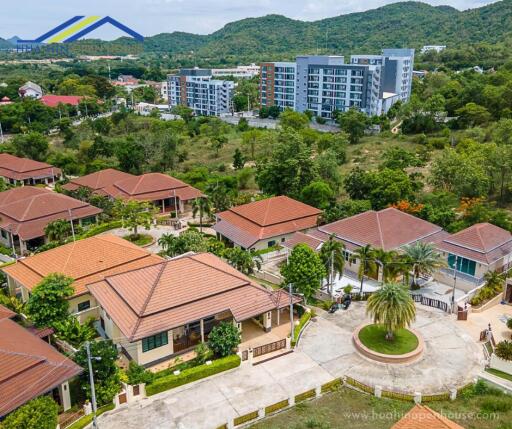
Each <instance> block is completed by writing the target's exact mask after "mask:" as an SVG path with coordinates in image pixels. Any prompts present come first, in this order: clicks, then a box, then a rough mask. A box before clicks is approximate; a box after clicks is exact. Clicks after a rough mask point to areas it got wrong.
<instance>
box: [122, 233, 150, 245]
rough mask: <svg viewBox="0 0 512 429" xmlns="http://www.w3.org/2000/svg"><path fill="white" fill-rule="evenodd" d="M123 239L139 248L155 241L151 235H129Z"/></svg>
mask: <svg viewBox="0 0 512 429" xmlns="http://www.w3.org/2000/svg"><path fill="white" fill-rule="evenodd" d="M123 238H124V239H125V240H128V241H129V242H131V243H133V244H136V245H137V246H145V245H147V244H150V243H151V242H152V241H153V237H151V235H149V234H129V235H125V236H124V237H123Z"/></svg>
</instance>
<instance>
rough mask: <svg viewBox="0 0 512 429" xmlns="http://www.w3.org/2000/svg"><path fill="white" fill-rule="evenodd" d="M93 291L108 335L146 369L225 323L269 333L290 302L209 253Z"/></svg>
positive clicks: (119, 277) (111, 279) (114, 278)
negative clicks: (253, 326) (258, 328)
mask: <svg viewBox="0 0 512 429" xmlns="http://www.w3.org/2000/svg"><path fill="white" fill-rule="evenodd" d="M88 289H89V291H90V292H91V294H92V296H93V297H94V299H95V300H96V301H97V302H98V304H99V306H100V322H101V327H102V330H103V331H104V335H105V336H106V337H108V338H111V339H112V340H113V341H114V342H115V343H116V344H118V345H119V346H120V347H122V349H123V350H124V352H125V354H126V355H127V356H129V357H130V358H131V359H133V360H134V361H135V362H137V363H138V364H141V365H146V366H151V365H155V364H157V363H159V362H162V361H165V360H167V359H169V358H171V357H173V356H175V355H177V354H180V353H183V352H185V351H188V350H191V349H193V348H194V347H195V346H196V345H197V344H199V343H200V342H203V341H206V340H207V339H208V335H209V333H210V332H211V330H212V329H213V327H215V326H216V325H218V324H219V323H220V322H222V321H229V322H230V323H236V325H237V326H238V328H239V329H240V330H241V331H242V335H243V332H244V329H245V327H244V326H245V325H244V323H249V324H251V325H252V324H257V325H259V326H260V327H261V330H262V332H263V331H265V332H268V331H270V330H271V329H272V323H273V319H276V318H277V319H279V314H280V311H281V310H284V311H286V309H287V308H288V306H289V304H290V296H289V295H288V294H287V293H286V292H283V291H282V290H281V291H272V290H267V289H266V288H264V287H263V286H260V285H259V284H257V283H255V282H253V281H252V280H251V279H249V278H248V277H247V276H245V275H243V274H242V273H240V272H238V271H237V270H235V269H234V268H233V267H231V266H230V265H228V264H227V263H226V262H224V261H222V260H221V259H220V258H218V257H216V256H214V255H212V254H209V253H201V254H190V253H189V254H185V255H181V256H178V257H176V258H174V259H171V260H167V261H165V262H161V263H160V264H156V265H153V266H150V267H145V268H139V269H134V270H131V271H127V272H124V273H122V274H116V275H110V276H104V278H103V279H101V280H99V281H97V282H96V283H92V284H89V285H88ZM293 300H294V302H299V301H300V299H299V298H297V297H293ZM278 324H279V322H278Z"/></svg>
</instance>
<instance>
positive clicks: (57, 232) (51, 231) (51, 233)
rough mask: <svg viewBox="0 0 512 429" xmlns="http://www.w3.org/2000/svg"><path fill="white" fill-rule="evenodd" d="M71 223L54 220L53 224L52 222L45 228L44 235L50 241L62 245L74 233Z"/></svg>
mask: <svg viewBox="0 0 512 429" xmlns="http://www.w3.org/2000/svg"><path fill="white" fill-rule="evenodd" d="M70 222H71V221H67V220H64V219H58V220H54V221H53V222H50V223H49V224H48V225H46V227H45V228H44V234H45V235H46V237H47V238H48V240H50V241H58V242H60V243H62V242H64V240H65V239H66V238H68V237H69V236H70V235H71V233H72V230H71V223H70Z"/></svg>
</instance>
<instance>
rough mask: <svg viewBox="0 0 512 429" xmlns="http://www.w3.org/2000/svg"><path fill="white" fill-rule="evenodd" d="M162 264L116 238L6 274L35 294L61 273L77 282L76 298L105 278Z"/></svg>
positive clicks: (49, 255) (60, 251)
mask: <svg viewBox="0 0 512 429" xmlns="http://www.w3.org/2000/svg"><path fill="white" fill-rule="evenodd" d="M162 261H163V259H162V258H160V257H159V256H157V255H154V254H152V253H149V252H148V251H147V250H144V249H142V248H140V247H138V246H136V245H135V244H133V243H130V242H129V241H126V240H124V239H122V238H120V237H116V236H114V235H100V236H95V237H90V238H86V239H84V240H78V241H76V242H74V243H69V244H65V245H64V246H59V247H56V248H54V249H50V250H47V251H46V252H41V253H38V254H36V255H34V256H30V257H28V258H25V259H20V260H18V261H17V262H16V263H15V264H13V265H9V266H7V267H5V268H3V271H4V272H5V273H6V274H7V275H8V276H10V277H12V278H14V279H15V280H16V281H18V282H19V283H20V284H22V285H23V286H25V287H26V288H27V289H29V290H32V289H33V288H34V287H35V286H37V284H39V282H40V281H41V280H42V279H43V278H44V277H46V276H47V275H48V274H51V273H61V274H64V275H66V276H69V277H71V278H73V279H74V280H75V281H74V283H73V287H74V288H75V296H76V295H82V294H84V293H87V288H86V285H87V284H89V283H93V282H96V281H99V280H101V279H102V278H104V277H106V276H110V275H113V274H118V273H122V272H125V271H129V270H133V269H137V268H142V267H147V266H150V265H154V264H159V263H161V262H162Z"/></svg>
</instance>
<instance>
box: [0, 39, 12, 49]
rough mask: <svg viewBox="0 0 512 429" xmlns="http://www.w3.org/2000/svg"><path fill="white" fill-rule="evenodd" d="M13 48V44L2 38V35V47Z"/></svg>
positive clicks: (0, 44) (0, 47) (0, 43)
mask: <svg viewBox="0 0 512 429" xmlns="http://www.w3.org/2000/svg"><path fill="white" fill-rule="evenodd" d="M10 48H12V44H11V43H9V42H8V41H7V40H5V39H2V38H1V37H0V49H10Z"/></svg>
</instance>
